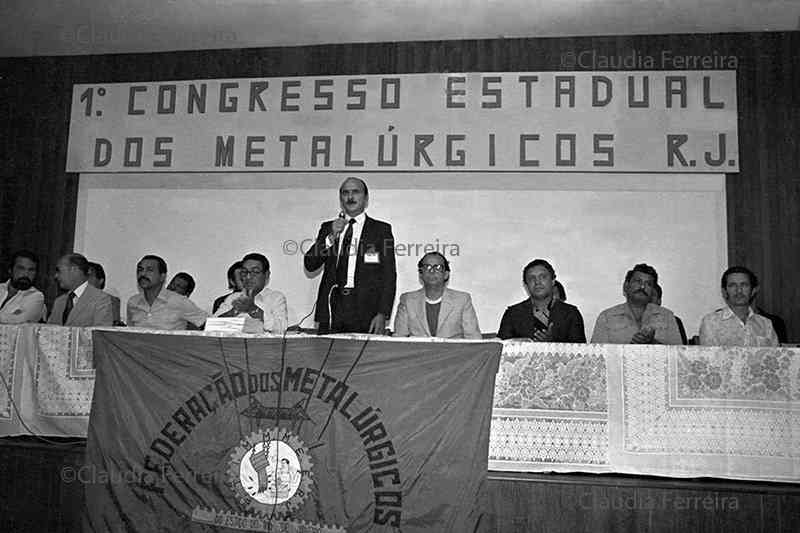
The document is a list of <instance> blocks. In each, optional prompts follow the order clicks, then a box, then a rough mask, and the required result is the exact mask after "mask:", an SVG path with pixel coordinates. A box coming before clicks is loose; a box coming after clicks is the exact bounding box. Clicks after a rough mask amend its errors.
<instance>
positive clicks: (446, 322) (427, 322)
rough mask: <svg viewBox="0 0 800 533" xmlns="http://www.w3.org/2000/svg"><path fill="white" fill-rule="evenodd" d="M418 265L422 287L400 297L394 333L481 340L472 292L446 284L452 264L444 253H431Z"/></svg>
mask: <svg viewBox="0 0 800 533" xmlns="http://www.w3.org/2000/svg"><path fill="white" fill-rule="evenodd" d="M417 268H419V278H420V280H421V281H422V288H421V289H419V290H416V291H413V292H406V293H404V294H402V295H401V296H400V303H399V304H398V306H397V316H396V317H395V320H394V336H395V337H444V338H448V339H480V338H481V330H480V328H479V327H478V317H477V315H476V314H475V309H474V308H473V307H472V299H471V298H470V296H469V294H467V293H466V292H460V291H455V290H453V289H449V288H448V287H447V286H446V285H447V281H448V280H449V279H450V263H449V262H448V261H447V259H445V257H444V255H442V254H440V253H439V252H430V253H427V254H425V255H423V256H422V259H420V260H419V263H418V264H417Z"/></svg>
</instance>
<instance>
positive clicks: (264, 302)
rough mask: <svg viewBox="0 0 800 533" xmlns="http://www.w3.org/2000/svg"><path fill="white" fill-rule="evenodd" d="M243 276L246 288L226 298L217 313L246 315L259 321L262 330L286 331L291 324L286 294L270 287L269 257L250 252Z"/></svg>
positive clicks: (231, 315) (246, 259) (246, 257)
mask: <svg viewBox="0 0 800 533" xmlns="http://www.w3.org/2000/svg"><path fill="white" fill-rule="evenodd" d="M241 275H242V285H243V288H242V290H241V291H239V292H234V293H233V294H230V295H229V296H228V297H227V298H225V301H223V302H222V304H221V305H220V306H219V309H217V312H216V316H221V317H234V316H236V317H245V319H252V320H255V321H257V323H258V329H259V330H262V331H268V332H270V333H277V334H283V333H284V332H285V331H286V328H287V327H288V325H289V319H288V312H287V309H286V296H284V295H283V294H282V293H280V292H278V291H274V290H272V289H268V288H267V282H268V281H269V260H268V259H267V258H266V257H265V256H264V255H262V254H259V253H249V254H247V255H246V256H244V257H243V258H242V272H241ZM246 331H248V332H249V328H247V327H246Z"/></svg>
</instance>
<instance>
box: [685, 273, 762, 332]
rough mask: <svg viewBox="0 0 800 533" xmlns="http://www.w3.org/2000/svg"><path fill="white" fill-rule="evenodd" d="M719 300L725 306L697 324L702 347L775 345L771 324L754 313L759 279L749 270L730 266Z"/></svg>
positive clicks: (725, 274) (723, 280)
mask: <svg viewBox="0 0 800 533" xmlns="http://www.w3.org/2000/svg"><path fill="white" fill-rule="evenodd" d="M721 284H722V298H723V299H724V300H725V303H726V304H727V305H726V306H725V307H723V308H722V309H717V310H716V311H714V312H712V313H709V314H707V315H706V316H704V317H703V320H702V321H701V322H700V344H701V345H705V346H777V345H778V336H777V335H776V334H775V330H774V329H773V327H772V322H771V321H770V320H769V319H768V318H766V317H763V316H761V315H759V314H756V312H755V311H753V307H752V304H753V300H754V299H755V297H756V294H758V278H757V277H756V275H755V274H754V273H753V272H752V271H751V270H750V269H748V268H745V267H741V266H733V267H730V268H729V269H728V270H726V271H725V273H724V274H722V283H721Z"/></svg>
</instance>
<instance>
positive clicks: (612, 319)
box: [592, 263, 683, 344]
mask: <svg viewBox="0 0 800 533" xmlns="http://www.w3.org/2000/svg"><path fill="white" fill-rule="evenodd" d="M657 283H658V273H657V272H656V269H655V268H653V267H651V266H650V265H647V264H644V263H640V264H638V265H636V266H634V267H633V269H631V270H629V271H628V273H627V274H626V275H625V283H624V284H623V285H622V292H623V293H624V294H625V299H626V300H627V301H626V302H625V303H621V304H619V305H615V306H614V307H610V308H608V309H606V310H605V311H603V312H602V313H600V316H598V317H597V321H596V322H595V324H594V333H593V334H592V343H600V344H683V343H682V341H681V334H680V332H679V331H678V323H677V322H676V321H675V315H673V314H672V311H670V310H669V309H667V308H666V307H661V306H660V305H656V304H654V303H652V302H651V300H652V297H653V291H654V290H655V286H656V284H657Z"/></svg>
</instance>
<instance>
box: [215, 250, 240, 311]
mask: <svg viewBox="0 0 800 533" xmlns="http://www.w3.org/2000/svg"><path fill="white" fill-rule="evenodd" d="M242 288H244V285H243V283H242V262H241V261H236V262H235V263H234V264H232V265H231V266H230V267H228V289H230V292H229V293H227V294H223V295H222V296H220V297H219V298H217V299H215V300H214V305H213V306H212V308H211V312H212V313H216V312H217V309H219V306H220V305H222V302H224V301H225V298H227V297H228V296H230V295H231V294H233V293H234V292H239V291H241V290H242Z"/></svg>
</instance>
